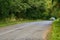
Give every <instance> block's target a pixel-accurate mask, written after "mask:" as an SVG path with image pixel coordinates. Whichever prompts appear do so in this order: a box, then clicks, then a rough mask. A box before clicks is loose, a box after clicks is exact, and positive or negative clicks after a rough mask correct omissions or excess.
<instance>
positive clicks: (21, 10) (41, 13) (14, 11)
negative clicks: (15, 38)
mask: <svg viewBox="0 0 60 40" xmlns="http://www.w3.org/2000/svg"><path fill="white" fill-rule="evenodd" d="M58 1H59V0H58ZM57 3H58V2H57V0H53V4H52V0H0V20H7V19H11V18H12V17H13V18H15V19H16V20H19V19H49V18H50V17H51V16H54V17H57V18H58V17H60V15H59V14H60V12H59V11H60V10H58V9H59V8H58V7H57V6H58V5H56V4H57ZM58 4H59V3H58Z"/></svg>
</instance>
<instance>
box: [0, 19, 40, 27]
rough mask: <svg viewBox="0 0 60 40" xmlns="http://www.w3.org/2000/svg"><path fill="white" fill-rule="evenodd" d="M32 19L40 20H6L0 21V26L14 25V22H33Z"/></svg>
mask: <svg viewBox="0 0 60 40" xmlns="http://www.w3.org/2000/svg"><path fill="white" fill-rule="evenodd" d="M34 21H40V20H20V21H7V22H4V21H2V22H0V28H3V27H7V26H9V25H15V24H21V23H26V22H34Z"/></svg>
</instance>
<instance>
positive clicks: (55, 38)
mask: <svg viewBox="0 0 60 40" xmlns="http://www.w3.org/2000/svg"><path fill="white" fill-rule="evenodd" d="M48 40H60V19H57V20H56V21H54V22H53V24H52V30H51V32H50V33H49V34H48Z"/></svg>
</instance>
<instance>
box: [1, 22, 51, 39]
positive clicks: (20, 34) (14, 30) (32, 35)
mask: <svg viewBox="0 0 60 40" xmlns="http://www.w3.org/2000/svg"><path fill="white" fill-rule="evenodd" d="M51 24H52V21H38V22H29V23H23V24H16V25H12V26H9V27H7V28H4V29H1V30H0V40H44V39H43V33H44V32H45V30H47V29H49V28H50V25H51Z"/></svg>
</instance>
